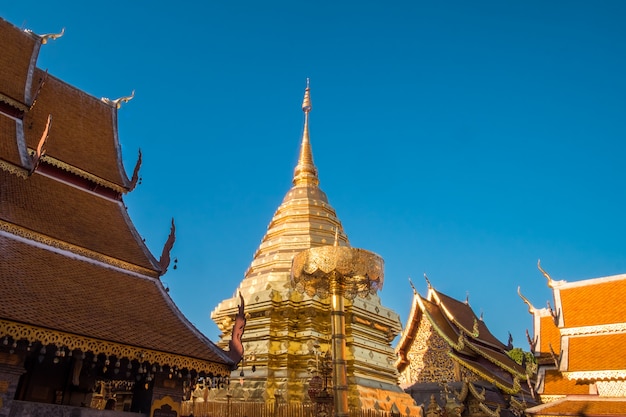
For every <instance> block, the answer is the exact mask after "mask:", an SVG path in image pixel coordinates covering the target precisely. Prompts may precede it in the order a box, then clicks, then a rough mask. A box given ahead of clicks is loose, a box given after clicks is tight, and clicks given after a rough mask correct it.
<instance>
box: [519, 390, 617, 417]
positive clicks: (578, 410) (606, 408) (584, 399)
mask: <svg viewBox="0 0 626 417" xmlns="http://www.w3.org/2000/svg"><path fill="white" fill-rule="evenodd" d="M526 413H527V414H529V415H539V416H586V417H600V416H623V415H626V398H598V397H595V396H591V395H585V396H575V397H567V398H564V399H561V400H557V401H554V402H551V403H548V404H542V405H538V406H536V407H532V408H529V409H527V410H526Z"/></svg>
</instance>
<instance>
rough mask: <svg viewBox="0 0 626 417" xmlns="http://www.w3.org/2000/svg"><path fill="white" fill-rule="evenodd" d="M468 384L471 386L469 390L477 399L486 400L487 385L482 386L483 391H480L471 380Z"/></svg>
mask: <svg viewBox="0 0 626 417" xmlns="http://www.w3.org/2000/svg"><path fill="white" fill-rule="evenodd" d="M467 385H468V386H469V391H470V392H471V393H472V395H473V396H474V397H475V398H476V399H477V400H479V401H485V387H482V389H483V390H482V392H478V390H477V389H476V387H475V386H474V384H472V383H471V382H469V381H468V382H467Z"/></svg>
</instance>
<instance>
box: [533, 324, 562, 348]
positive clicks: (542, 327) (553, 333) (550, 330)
mask: <svg viewBox="0 0 626 417" xmlns="http://www.w3.org/2000/svg"><path fill="white" fill-rule="evenodd" d="M538 332H539V335H540V336H539V346H537V348H536V349H535V350H536V351H538V352H546V353H547V352H550V346H552V350H553V351H554V353H556V354H559V352H561V332H560V331H559V328H558V327H556V324H554V319H553V318H552V316H543V317H540V318H539V329H538Z"/></svg>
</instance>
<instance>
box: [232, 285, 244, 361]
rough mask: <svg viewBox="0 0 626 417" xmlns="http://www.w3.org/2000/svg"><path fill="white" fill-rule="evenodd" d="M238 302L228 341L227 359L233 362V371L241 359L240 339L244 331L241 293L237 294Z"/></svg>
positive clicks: (241, 346)
mask: <svg viewBox="0 0 626 417" xmlns="http://www.w3.org/2000/svg"><path fill="white" fill-rule="evenodd" d="M239 300H240V301H241V304H239V305H238V306H237V314H236V315H235V320H234V324H233V332H232V337H231V338H230V341H229V342H228V349H229V350H228V357H229V358H230V359H232V361H233V369H237V365H238V364H239V362H240V361H241V359H242V358H243V354H244V349H243V342H242V340H241V338H242V337H243V332H244V331H245V330H246V313H245V306H246V304H245V301H244V299H243V296H242V295H241V293H239Z"/></svg>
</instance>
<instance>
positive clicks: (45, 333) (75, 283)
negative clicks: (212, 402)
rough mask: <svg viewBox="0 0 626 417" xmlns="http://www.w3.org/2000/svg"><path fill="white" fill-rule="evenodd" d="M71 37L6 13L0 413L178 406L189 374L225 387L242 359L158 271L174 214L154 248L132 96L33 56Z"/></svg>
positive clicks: (0, 71) (0, 121)
mask: <svg viewBox="0 0 626 417" xmlns="http://www.w3.org/2000/svg"><path fill="white" fill-rule="evenodd" d="M61 35H62V33H61V34H56V35H37V34H34V33H32V32H31V31H24V30H21V29H19V28H17V27H15V26H13V25H12V24H10V23H8V22H6V21H5V20H2V19H0V50H2V53H0V257H1V260H0V416H2V417H5V416H17V415H59V416H61V415H63V416H69V415H72V416H91V415H102V414H97V412H99V410H101V409H103V408H105V407H106V408H109V409H112V410H117V411H118V412H124V411H126V412H132V413H143V414H144V415H148V414H149V415H157V414H159V413H157V412H156V411H157V410H159V411H161V413H160V414H159V415H164V416H165V415H168V416H169V415H172V414H171V413H174V414H173V415H176V413H179V410H180V406H181V401H182V399H183V396H184V395H185V390H186V389H187V391H189V385H190V383H191V381H194V380H196V379H198V378H200V379H204V380H205V381H208V385H209V386H215V385H219V384H220V383H223V382H224V381H227V380H228V376H229V375H230V372H231V369H232V368H233V367H235V366H236V363H237V359H236V358H234V359H233V358H232V357H229V356H228V353H227V352H225V351H223V350H222V349H221V348H218V347H217V346H216V345H215V344H214V343H213V342H211V341H210V340H208V339H207V338H206V337H205V336H204V335H202V334H201V333H200V332H199V331H198V330H197V329H195V328H194V326H193V325H192V324H191V323H190V322H189V321H188V320H187V319H186V318H185V317H184V316H183V314H182V313H181V312H180V310H179V309H178V308H177V307H176V305H175V304H174V302H173V301H172V300H171V298H170V297H169V295H168V294H167V290H166V288H165V287H164V286H163V284H162V282H161V276H162V275H163V274H165V272H166V271H167V269H168V267H169V264H170V259H169V254H170V249H171V248H172V245H173V243H174V237H175V233H174V223H173V222H172V225H171V231H170V238H169V239H168V241H167V242H166V244H165V246H164V249H163V252H162V254H161V256H160V258H159V259H158V260H157V259H156V258H155V257H154V256H153V255H152V254H151V253H150V251H149V250H148V248H147V247H146V245H145V243H144V242H143V240H142V238H141V237H140V235H139V233H138V232H137V230H136V229H135V227H134V226H133V223H132V221H131V220H130V218H129V216H128V213H127V211H126V208H125V206H124V202H123V198H122V197H123V195H125V194H126V193H128V192H130V191H131V190H132V189H133V188H134V187H135V185H136V184H137V181H138V170H139V162H140V160H141V154H140V155H139V161H138V163H137V165H136V167H135V170H134V174H133V175H132V177H131V178H129V177H128V176H127V175H126V172H125V170H124V167H123V165H122V158H121V152H120V146H119V142H118V129H117V114H118V110H119V108H120V106H121V105H122V103H124V102H127V101H128V100H130V99H131V98H132V96H129V97H123V98H121V99H117V100H109V99H97V98H95V97H92V96H90V95H88V94H87V93H85V92H83V91H81V90H79V89H78V88H75V87H73V86H71V85H69V84H67V83H65V82H63V81H61V80H59V79H57V78H55V77H54V76H52V75H50V74H48V73H47V71H43V70H41V69H40V68H37V66H36V62H37V57H38V54H39V51H40V48H41V47H42V45H43V44H45V43H47V42H49V41H51V40H53V39H57V38H59V37H60V36H61ZM91 410H94V411H91ZM95 410H97V411H95ZM94 412H95V413H96V414H94ZM168 413H170V414H168ZM132 415H136V414H132Z"/></svg>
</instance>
